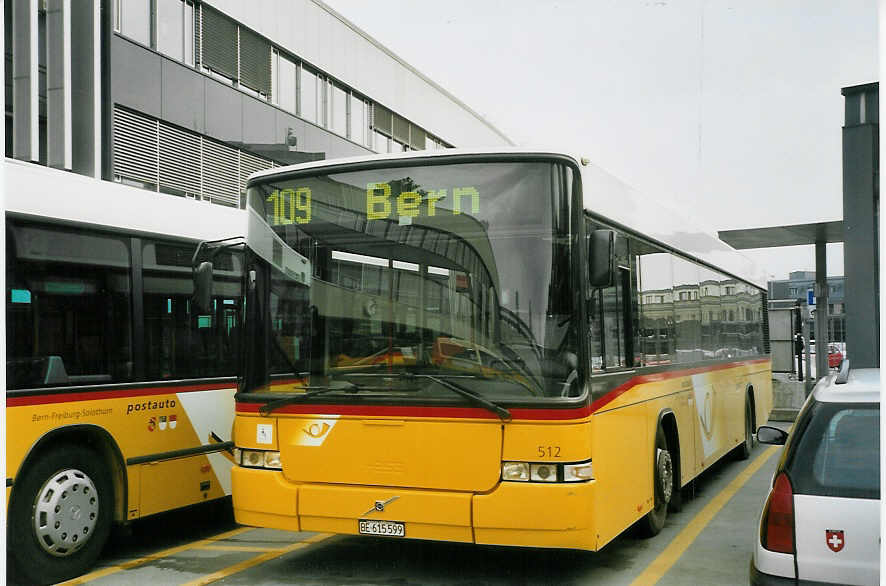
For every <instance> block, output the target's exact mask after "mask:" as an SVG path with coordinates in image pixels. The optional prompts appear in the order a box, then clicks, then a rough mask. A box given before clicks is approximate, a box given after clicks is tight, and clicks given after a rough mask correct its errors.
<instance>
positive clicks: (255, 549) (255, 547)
mask: <svg viewBox="0 0 886 586" xmlns="http://www.w3.org/2000/svg"><path fill="white" fill-rule="evenodd" d="M200 549H211V550H212V551H252V552H263V551H271V550H272V549H274V548H273V547H261V546H258V545H204V546H203V547H201V548H200Z"/></svg>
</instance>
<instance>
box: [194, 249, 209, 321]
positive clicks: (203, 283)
mask: <svg viewBox="0 0 886 586" xmlns="http://www.w3.org/2000/svg"><path fill="white" fill-rule="evenodd" d="M193 301H194V305H196V306H197V311H198V312H199V313H210V312H211V311H212V263H211V262H209V261H203V262H201V263H200V264H199V265H197V268H195V269H194V296H193Z"/></svg>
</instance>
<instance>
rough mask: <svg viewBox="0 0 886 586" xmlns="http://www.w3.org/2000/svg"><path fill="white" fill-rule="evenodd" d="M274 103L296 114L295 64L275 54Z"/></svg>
mask: <svg viewBox="0 0 886 586" xmlns="http://www.w3.org/2000/svg"><path fill="white" fill-rule="evenodd" d="M273 78H274V79H273V82H272V84H273V87H274V89H273V92H274V103H275V104H277V105H278V106H280V107H281V108H283V109H284V110H287V111H289V112H292V113H293V114H294V113H295V98H296V95H295V62H294V61H291V60H290V59H287V58H286V57H285V56H283V55H280V54H279V53H277V52H276V51H275V52H274V70H273Z"/></svg>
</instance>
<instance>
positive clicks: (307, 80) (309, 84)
mask: <svg viewBox="0 0 886 586" xmlns="http://www.w3.org/2000/svg"><path fill="white" fill-rule="evenodd" d="M300 74H301V77H300V79H299V81H300V84H299V90H298V92H299V93H298V96H299V116H301V117H302V118H304V119H305V120H307V121H308V122H313V123H314V124H316V123H317V102H318V100H317V94H318V93H319V90H320V87H319V80H318V79H317V74H316V73H314V72H313V71H311V70H310V69H308V68H306V67H302V68H301V70H300Z"/></svg>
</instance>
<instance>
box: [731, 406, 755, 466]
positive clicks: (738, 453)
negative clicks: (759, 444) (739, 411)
mask: <svg viewBox="0 0 886 586" xmlns="http://www.w3.org/2000/svg"><path fill="white" fill-rule="evenodd" d="M751 409H752V407H751V398H750V397H746V398H745V400H744V441H743V442H741V444H739V445H738V448H736V450H735V457H736V458H737V459H738V460H747V459H748V458H750V457H751V451H753V449H754V413H753V411H751Z"/></svg>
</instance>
